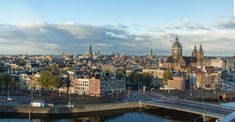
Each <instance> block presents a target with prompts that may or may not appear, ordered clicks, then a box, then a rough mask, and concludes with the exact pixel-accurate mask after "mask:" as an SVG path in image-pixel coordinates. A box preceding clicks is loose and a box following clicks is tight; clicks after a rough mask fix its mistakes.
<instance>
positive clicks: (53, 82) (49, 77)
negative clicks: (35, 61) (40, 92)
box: [38, 70, 60, 89]
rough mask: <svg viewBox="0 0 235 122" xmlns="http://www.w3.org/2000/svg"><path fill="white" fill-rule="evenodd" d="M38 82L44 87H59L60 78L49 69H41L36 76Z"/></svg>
mask: <svg viewBox="0 0 235 122" xmlns="http://www.w3.org/2000/svg"><path fill="white" fill-rule="evenodd" d="M38 82H39V84H40V85H41V86H42V88H44V89H51V88H58V87H60V79H59V78H58V76H56V75H54V74H53V73H52V72H51V71H48V70H45V71H42V72H41V74H40V77H39V78H38Z"/></svg>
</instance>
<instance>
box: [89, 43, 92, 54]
mask: <svg viewBox="0 0 235 122" xmlns="http://www.w3.org/2000/svg"><path fill="white" fill-rule="evenodd" d="M89 53H90V54H92V47H91V44H90V48H89Z"/></svg>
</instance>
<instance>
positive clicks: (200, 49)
mask: <svg viewBox="0 0 235 122" xmlns="http://www.w3.org/2000/svg"><path fill="white" fill-rule="evenodd" d="M199 51H201V52H202V51H203V49H202V44H200V48H199Z"/></svg>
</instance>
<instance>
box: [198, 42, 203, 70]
mask: <svg viewBox="0 0 235 122" xmlns="http://www.w3.org/2000/svg"><path fill="white" fill-rule="evenodd" d="M197 65H198V66H201V67H202V66H203V65H204V52H203V49H202V45H200V48H199V50H198V53H197Z"/></svg>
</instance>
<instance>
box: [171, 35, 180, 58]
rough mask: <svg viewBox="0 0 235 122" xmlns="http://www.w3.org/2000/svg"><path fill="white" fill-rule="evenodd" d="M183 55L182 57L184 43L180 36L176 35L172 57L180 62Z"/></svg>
mask: <svg viewBox="0 0 235 122" xmlns="http://www.w3.org/2000/svg"><path fill="white" fill-rule="evenodd" d="M181 57H182V45H181V44H180V42H179V38H178V36H176V38H175V42H174V44H173V45H172V58H173V60H174V62H178V61H179V59H180V58H181Z"/></svg>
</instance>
